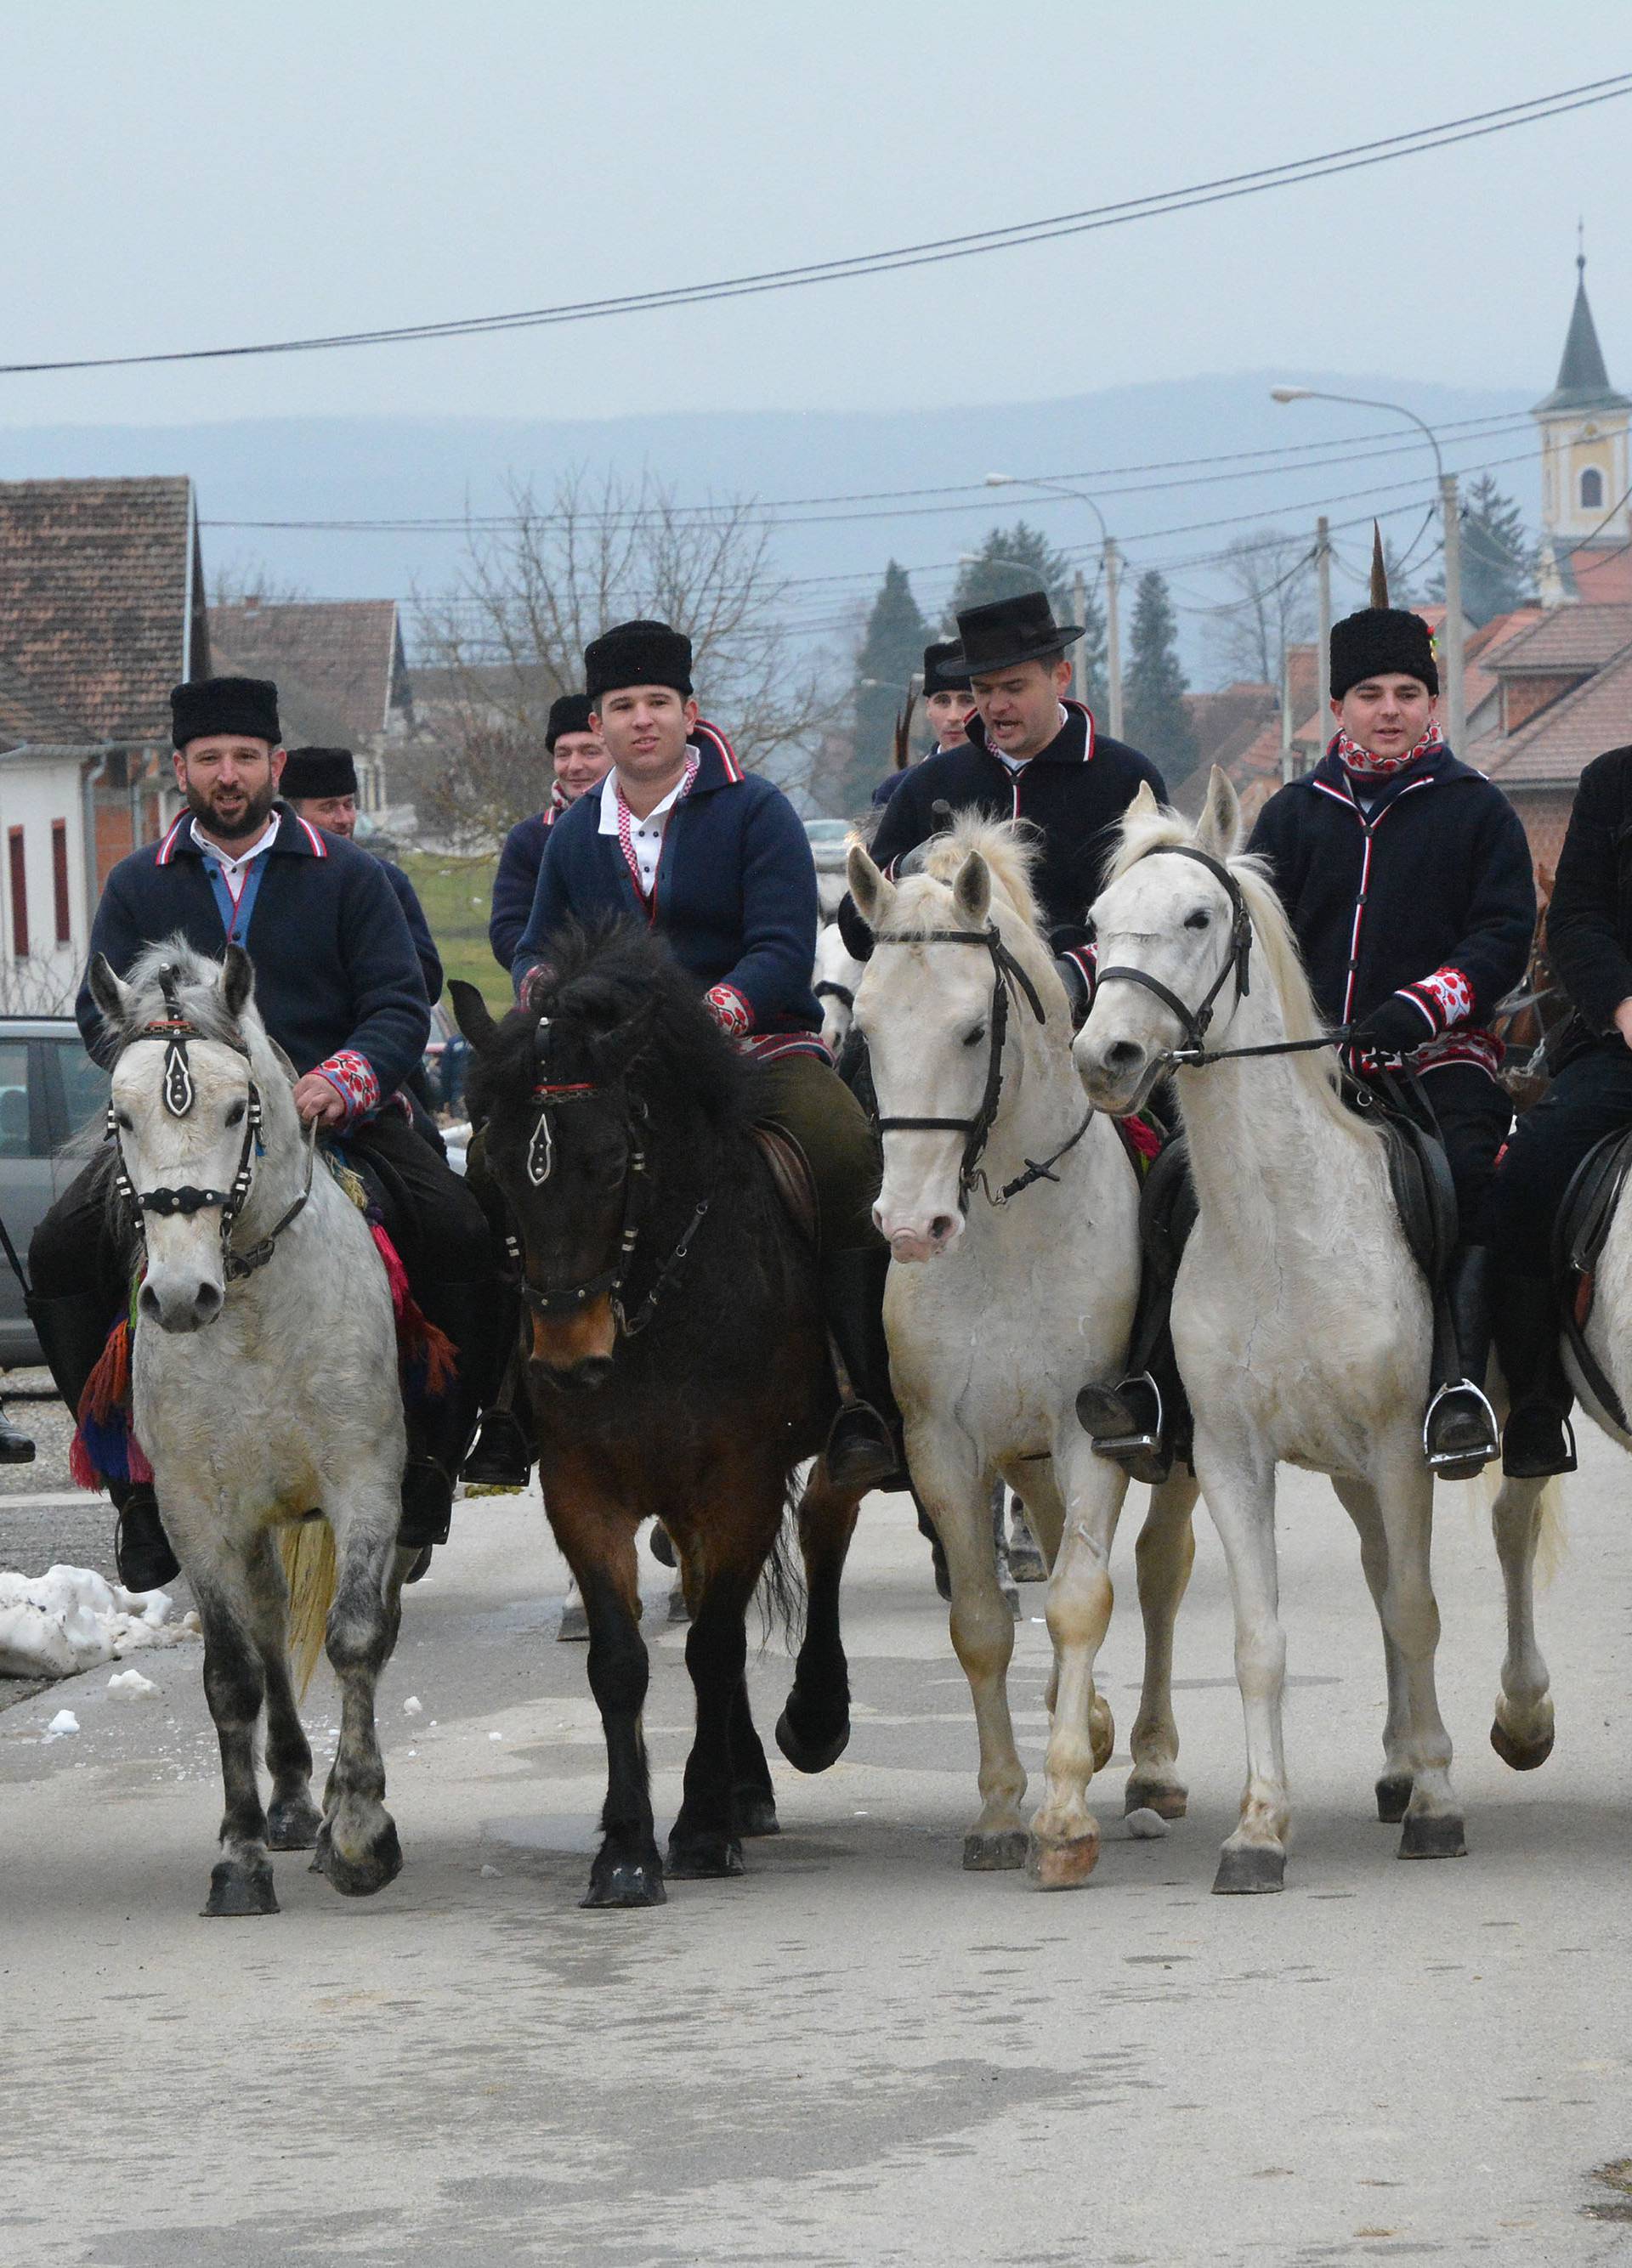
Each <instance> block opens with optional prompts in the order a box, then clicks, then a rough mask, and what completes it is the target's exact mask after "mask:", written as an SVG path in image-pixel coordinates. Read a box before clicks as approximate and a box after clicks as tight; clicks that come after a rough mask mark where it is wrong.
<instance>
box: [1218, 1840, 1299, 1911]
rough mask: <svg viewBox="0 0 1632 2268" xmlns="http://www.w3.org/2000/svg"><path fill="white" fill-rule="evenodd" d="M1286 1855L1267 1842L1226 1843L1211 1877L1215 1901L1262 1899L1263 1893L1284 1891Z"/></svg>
mask: <svg viewBox="0 0 1632 2268" xmlns="http://www.w3.org/2000/svg"><path fill="white" fill-rule="evenodd" d="M1286 1878H1287V1854H1286V1852H1284V1851H1277V1850H1275V1849H1274V1848H1273V1847H1272V1846H1271V1845H1268V1844H1266V1843H1238V1844H1237V1845H1234V1846H1233V1848H1232V1846H1231V1845H1230V1844H1228V1843H1226V1844H1225V1845H1224V1847H1223V1849H1222V1851H1221V1852H1219V1854H1218V1872H1217V1874H1215V1875H1214V1877H1213V1896H1215V1898H1242V1897H1257V1896H1262V1895H1263V1894H1264V1892H1265V1891H1266V1890H1283V1889H1285V1888H1286Z"/></svg>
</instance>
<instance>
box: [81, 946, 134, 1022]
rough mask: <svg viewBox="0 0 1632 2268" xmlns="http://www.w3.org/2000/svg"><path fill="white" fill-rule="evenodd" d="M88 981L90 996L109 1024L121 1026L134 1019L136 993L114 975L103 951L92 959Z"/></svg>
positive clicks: (111, 964) (110, 963) (111, 965)
mask: <svg viewBox="0 0 1632 2268" xmlns="http://www.w3.org/2000/svg"><path fill="white" fill-rule="evenodd" d="M88 981H89V983H90V986H91V998H92V999H93V1000H94V1001H95V1002H96V1005H97V1006H98V1007H99V1008H100V1010H101V1012H102V1013H103V1015H104V1016H105V1017H106V1018H107V1020H108V1022H109V1023H110V1024H116V1025H119V1026H120V1027H124V1026H126V1025H129V1024H130V1023H131V1022H133V1021H134V1020H135V1014H136V1006H135V1003H136V995H135V994H134V993H133V992H132V991H131V990H130V987H129V985H128V984H123V983H121V982H120V980H119V978H118V977H117V976H114V966H113V963H112V961H109V959H108V957H107V954H105V953H99V954H96V956H95V957H94V959H93V960H92V963H91V968H90V972H89V980H88Z"/></svg>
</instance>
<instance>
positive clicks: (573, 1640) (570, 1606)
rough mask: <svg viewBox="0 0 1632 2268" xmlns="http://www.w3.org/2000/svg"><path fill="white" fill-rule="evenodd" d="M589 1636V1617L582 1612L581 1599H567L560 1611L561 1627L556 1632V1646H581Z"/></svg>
mask: <svg viewBox="0 0 1632 2268" xmlns="http://www.w3.org/2000/svg"><path fill="white" fill-rule="evenodd" d="M588 1636H589V1617H588V1616H587V1614H586V1613H585V1612H584V1602H583V1601H582V1600H581V1599H569V1600H568V1601H567V1602H566V1604H565V1606H564V1607H563V1608H562V1609H561V1627H560V1629H559V1630H558V1631H557V1632H556V1644H557V1645H558V1646H581V1645H582V1644H583V1643H584V1641H585V1640H586V1639H587V1638H588Z"/></svg>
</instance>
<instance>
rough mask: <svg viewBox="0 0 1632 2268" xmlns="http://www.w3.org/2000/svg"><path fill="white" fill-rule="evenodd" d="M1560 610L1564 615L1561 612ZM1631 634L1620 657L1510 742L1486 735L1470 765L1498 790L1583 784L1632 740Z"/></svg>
mask: <svg viewBox="0 0 1632 2268" xmlns="http://www.w3.org/2000/svg"><path fill="white" fill-rule="evenodd" d="M1561 611H1565V610H1564V609H1561ZM1568 611H1569V612H1571V613H1577V612H1579V613H1587V612H1591V613H1608V612H1609V611H1610V610H1609V609H1608V608H1569V609H1568ZM1628 719H1632V630H1629V632H1628V642H1627V644H1625V645H1624V647H1623V648H1622V650H1621V652H1619V653H1617V654H1615V655H1614V657H1613V658H1612V659H1610V660H1608V661H1607V662H1606V665H1605V666H1604V667H1603V668H1602V669H1599V671H1598V672H1597V673H1596V674H1594V675H1593V676H1591V677H1589V678H1588V679H1587V681H1586V682H1585V684H1584V685H1578V686H1577V688H1576V689H1575V691H1574V692H1573V693H1567V694H1566V695H1565V696H1564V697H1563V699H1562V701H1554V703H1552V704H1551V705H1550V706H1549V707H1548V708H1547V709H1544V710H1543V711H1542V712H1541V714H1540V716H1539V717H1538V718H1535V720H1534V722H1533V723H1532V724H1529V725H1525V727H1524V729H1523V730H1522V731H1520V732H1518V733H1514V734H1513V736H1512V737H1511V739H1510V740H1503V738H1502V737H1501V735H1500V734H1499V733H1487V734H1486V736H1485V738H1484V739H1483V740H1478V741H1476V742H1475V743H1474V745H1473V747H1472V748H1471V749H1470V750H1469V752H1468V762H1470V763H1472V764H1474V765H1477V767H1478V768H1479V770H1481V771H1484V772H1488V774H1489V776H1490V777H1491V778H1492V779H1493V780H1495V783H1496V784H1497V785H1498V786H1499V787H1504V788H1509V789H1512V788H1521V787H1545V786H1556V785H1557V784H1560V783H1561V782H1564V783H1569V782H1573V781H1575V780H1577V779H1578V778H1579V777H1580V776H1581V773H1582V770H1583V769H1584V766H1586V765H1587V764H1590V763H1591V761H1592V759H1593V757H1594V756H1599V755H1602V754H1603V753H1604V750H1605V749H1606V748H1617V747H1624V745H1625V744H1626V741H1627V740H1628V737H1632V727H1629V725H1628Z"/></svg>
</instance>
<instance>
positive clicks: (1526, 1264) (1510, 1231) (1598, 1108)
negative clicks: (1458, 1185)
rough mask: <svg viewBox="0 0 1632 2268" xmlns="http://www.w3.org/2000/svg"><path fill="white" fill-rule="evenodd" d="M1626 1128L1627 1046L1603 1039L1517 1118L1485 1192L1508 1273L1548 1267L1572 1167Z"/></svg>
mask: <svg viewBox="0 0 1632 2268" xmlns="http://www.w3.org/2000/svg"><path fill="white" fill-rule="evenodd" d="M1626 1126H1632V1049H1628V1047H1627V1046H1626V1044H1625V1042H1623V1041H1622V1040H1621V1038H1620V1037H1619V1035H1617V1036H1615V1037H1614V1038H1613V1039H1609V1040H1605V1041H1601V1042H1599V1044H1598V1046H1596V1047H1594V1048H1592V1049H1591V1050H1590V1051H1589V1052H1588V1053H1586V1054H1584V1055H1580V1056H1577V1057H1576V1058H1575V1059H1574V1061H1573V1062H1570V1063H1567V1064H1565V1065H1564V1067H1563V1069H1562V1071H1560V1072H1559V1073H1558V1076H1557V1077H1556V1078H1555V1079H1554V1080H1553V1082H1552V1084H1551V1086H1549V1087H1548V1088H1547V1093H1546V1094H1544V1095H1543V1096H1542V1098H1541V1100H1540V1102H1538V1103H1537V1104H1536V1106H1535V1108H1533V1109H1532V1110H1527V1111H1526V1112H1525V1115H1524V1116H1523V1117H1522V1118H1521V1119H1520V1120H1519V1122H1518V1129H1517V1130H1516V1131H1515V1133H1514V1136H1513V1139H1512V1141H1511V1143H1510V1145H1509V1146H1508V1152H1507V1155H1506V1157H1505V1158H1503V1160H1502V1168H1501V1171H1500V1172H1499V1173H1498V1174H1497V1175H1496V1177H1495V1185H1494V1187H1493V1189H1492V1190H1491V1197H1490V1219H1491V1236H1490V1241H1491V1242H1492V1244H1493V1245H1494V1246H1495V1252H1496V1264H1497V1265H1498V1267H1499V1268H1500V1269H1501V1270H1502V1272H1503V1275H1504V1276H1508V1277H1518V1276H1529V1277H1538V1276H1541V1277H1545V1276H1547V1275H1550V1273H1551V1272H1552V1251H1553V1226H1554V1222H1555V1221H1556V1220H1557V1219H1558V1209H1559V1207H1560V1205H1561V1204H1562V1203H1563V1198H1564V1192H1565V1190H1566V1189H1568V1188H1569V1182H1570V1177H1571V1175H1573V1174H1574V1173H1575V1170H1576V1168H1577V1166H1578V1165H1579V1164H1580V1163H1581V1160H1583V1159H1584V1157H1585V1156H1586V1154H1587V1152H1588V1151H1589V1150H1590V1149H1591V1147H1592V1145H1593V1144H1594V1143H1596V1142H1600V1141H1602V1139H1603V1138H1604V1137H1605V1135H1606V1134H1614V1133H1616V1132H1618V1131H1619V1130H1621V1128H1622V1127H1626Z"/></svg>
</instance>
